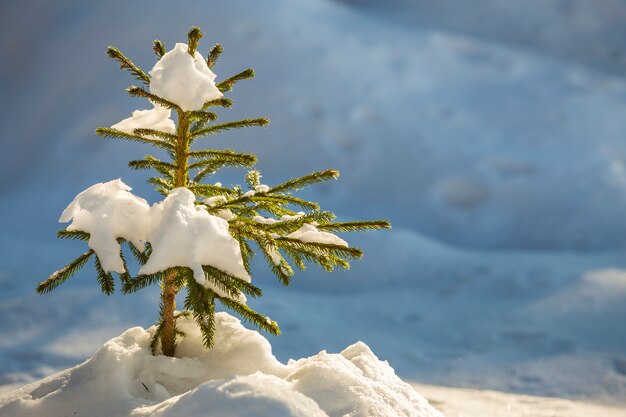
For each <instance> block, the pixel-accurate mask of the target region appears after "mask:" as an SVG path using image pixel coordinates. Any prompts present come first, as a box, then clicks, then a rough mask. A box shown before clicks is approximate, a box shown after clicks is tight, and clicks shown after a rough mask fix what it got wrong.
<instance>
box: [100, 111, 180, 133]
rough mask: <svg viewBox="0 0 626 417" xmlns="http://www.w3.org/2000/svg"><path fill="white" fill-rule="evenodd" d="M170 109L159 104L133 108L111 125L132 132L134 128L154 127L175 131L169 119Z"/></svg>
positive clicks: (174, 126)
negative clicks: (127, 115) (129, 112)
mask: <svg viewBox="0 0 626 417" xmlns="http://www.w3.org/2000/svg"><path fill="white" fill-rule="evenodd" d="M171 114H172V111H171V110H170V109H168V108H165V107H163V106H161V105H159V104H155V105H154V108H153V109H151V110H135V111H134V112H133V115H132V116H131V117H129V118H128V119H124V120H122V121H121V122H119V123H117V124H114V125H113V126H111V128H112V129H117V130H119V131H122V132H125V133H131V134H132V133H133V132H134V131H135V129H155V130H160V131H161V132H165V133H176V125H175V124H174V121H173V120H172V119H170V116H171Z"/></svg>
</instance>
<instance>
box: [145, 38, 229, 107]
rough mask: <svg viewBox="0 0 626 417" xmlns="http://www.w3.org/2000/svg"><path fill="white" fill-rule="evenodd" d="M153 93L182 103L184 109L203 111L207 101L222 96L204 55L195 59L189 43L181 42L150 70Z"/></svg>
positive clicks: (180, 104)
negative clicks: (189, 50) (188, 48)
mask: <svg viewBox="0 0 626 417" xmlns="http://www.w3.org/2000/svg"><path fill="white" fill-rule="evenodd" d="M150 75H151V76H152V78H151V79H150V92H151V93H152V94H155V95H157V96H159V97H161V98H163V99H165V100H168V101H171V102H173V103H175V104H178V105H179V106H180V107H181V108H182V109H183V110H184V111H189V110H200V109H201V108H202V106H203V105H204V103H205V102H207V101H210V100H214V99H216V98H220V97H222V93H221V92H220V90H218V89H217V87H216V86H215V82H214V80H215V74H214V73H213V71H211V70H210V69H209V66H208V65H207V63H206V61H205V60H204V58H203V57H202V55H201V54H200V53H199V52H197V51H196V53H195V54H194V56H193V58H192V57H191V55H189V53H188V52H187V45H186V44H184V43H177V44H176V46H175V47H174V49H172V50H171V51H169V52H167V53H166V54H165V55H163V57H161V59H160V60H159V61H158V62H157V63H156V65H155V66H154V67H153V68H152V70H150Z"/></svg>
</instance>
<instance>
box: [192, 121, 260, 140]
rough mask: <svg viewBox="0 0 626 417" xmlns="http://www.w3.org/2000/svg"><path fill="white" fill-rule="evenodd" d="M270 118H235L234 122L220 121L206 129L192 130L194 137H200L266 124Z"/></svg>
mask: <svg viewBox="0 0 626 417" xmlns="http://www.w3.org/2000/svg"><path fill="white" fill-rule="evenodd" d="M269 122H270V121H269V120H268V119H266V118H265V117H260V118H257V119H243V120H235V121H232V122H226V123H219V124H215V125H211V126H209V127H205V128H204V129H200V130H195V131H192V132H191V137H192V138H194V139H195V138H199V137H201V136H205V135H211V134H215V133H219V132H224V131H226V130H230V129H237V128H240V127H251V126H266V125H267V124H269Z"/></svg>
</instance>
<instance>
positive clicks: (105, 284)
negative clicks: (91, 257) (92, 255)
mask: <svg viewBox="0 0 626 417" xmlns="http://www.w3.org/2000/svg"><path fill="white" fill-rule="evenodd" d="M95 265H96V273H97V274H98V283H99V284H100V288H101V289H102V292H103V293H105V294H106V295H111V294H113V292H115V280H114V279H113V275H111V273H109V272H105V271H104V269H103V268H102V264H100V260H99V259H98V257H97V256H96V262H95Z"/></svg>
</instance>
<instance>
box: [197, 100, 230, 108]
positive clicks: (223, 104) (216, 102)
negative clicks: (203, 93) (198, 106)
mask: <svg viewBox="0 0 626 417" xmlns="http://www.w3.org/2000/svg"><path fill="white" fill-rule="evenodd" d="M232 106H233V101H232V100H231V99H229V98H226V97H221V98H216V99H213V100H209V101H207V102H206V103H204V105H203V106H202V110H206V109H208V108H209V107H224V108H226V109H230V108H231V107H232Z"/></svg>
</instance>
